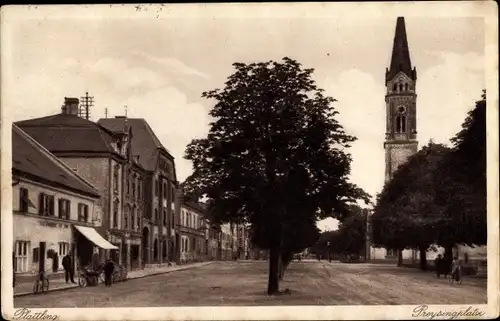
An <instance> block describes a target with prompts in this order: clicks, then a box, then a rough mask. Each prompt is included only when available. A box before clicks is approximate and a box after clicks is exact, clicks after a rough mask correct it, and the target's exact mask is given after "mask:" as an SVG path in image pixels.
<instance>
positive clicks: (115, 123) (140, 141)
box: [97, 117, 173, 171]
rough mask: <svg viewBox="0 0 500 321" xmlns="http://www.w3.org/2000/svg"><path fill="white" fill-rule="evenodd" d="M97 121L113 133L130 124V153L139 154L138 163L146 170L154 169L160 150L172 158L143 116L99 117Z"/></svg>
mask: <svg viewBox="0 0 500 321" xmlns="http://www.w3.org/2000/svg"><path fill="white" fill-rule="evenodd" d="M97 123H98V124H99V125H101V126H102V127H105V128H106V129H108V130H109V131H111V132H114V133H117V132H118V131H120V130H123V128H124V127H125V126H130V127H131V128H132V140H131V145H132V154H133V155H134V156H135V155H139V163H140V165H141V166H142V167H143V168H144V169H146V170H148V171H154V170H155V169H156V165H157V161H158V154H159V153H160V151H164V152H165V153H166V154H167V155H168V156H169V157H171V158H172V159H173V156H172V154H171V153H170V152H169V151H168V150H167V149H166V148H165V147H163V145H162V143H161V142H160V140H159V139H158V137H156V135H155V133H154V132H153V130H152V129H151V127H150V126H149V124H148V123H147V122H146V120H144V119H143V118H126V117H117V118H101V119H99V121H98V122H97Z"/></svg>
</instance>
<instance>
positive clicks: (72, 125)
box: [16, 114, 116, 154]
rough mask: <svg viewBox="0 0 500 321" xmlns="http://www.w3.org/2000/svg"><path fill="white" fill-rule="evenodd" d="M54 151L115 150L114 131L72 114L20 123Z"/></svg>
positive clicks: (19, 123) (18, 123) (23, 128)
mask: <svg viewBox="0 0 500 321" xmlns="http://www.w3.org/2000/svg"><path fill="white" fill-rule="evenodd" d="M16 125H17V126H18V127H20V128H21V129H22V130H23V131H25V132H26V133H27V134H28V135H30V136H31V137H33V138H34V139H35V140H36V141H37V142H39V143H40V144H42V145H43V146H44V147H45V148H47V149H48V150H49V151H50V152H52V153H57V152H91V153H92V152H94V153H97V152H101V153H102V152H106V153H115V154H116V151H115V149H114V148H113V142H114V141H115V137H114V136H113V133H111V132H110V131H108V130H107V129H105V128H103V127H101V126H99V125H98V124H96V123H94V122H92V121H89V120H86V119H83V118H81V117H78V116H76V115H69V114H55V115H51V116H46V117H41V118H34V119H28V120H24V121H19V122H17V123H16Z"/></svg>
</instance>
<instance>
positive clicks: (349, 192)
mask: <svg viewBox="0 0 500 321" xmlns="http://www.w3.org/2000/svg"><path fill="white" fill-rule="evenodd" d="M233 66H234V68H235V72H234V73H233V74H232V75H230V76H229V77H228V79H227V81H226V83H225V87H224V88H223V89H215V90H212V91H208V92H205V93H203V95H202V96H203V97H205V98H207V99H210V100H212V101H213V102H214V105H213V108H212V109H211V111H210V115H211V116H212V118H213V121H212V122H211V124H210V129H209V133H208V135H207V137H206V138H203V139H195V140H193V141H192V142H191V143H190V144H189V145H188V146H187V148H186V153H185V158H186V159H188V160H190V161H192V163H193V173H192V175H191V176H190V177H188V178H187V179H186V181H185V182H184V188H185V192H186V194H187V196H188V197H190V198H192V199H194V200H198V199H201V198H205V199H206V200H207V204H208V211H209V215H210V218H211V220H212V222H218V223H224V222H231V223H249V224H250V226H251V241H252V243H253V245H254V246H256V247H258V248H261V249H268V250H269V278H268V289H267V293H268V294H277V293H280V291H279V280H280V278H282V277H283V276H284V274H285V271H286V268H287V266H288V263H289V262H290V261H291V259H292V256H293V253H296V252H299V251H301V250H303V249H305V248H307V247H310V246H312V245H313V244H314V243H315V242H316V240H317V238H318V236H319V230H318V229H317V227H316V221H317V220H319V219H324V218H327V217H335V218H337V219H339V220H340V221H343V220H344V218H346V217H347V216H348V215H349V206H350V205H351V204H354V203H356V202H357V201H358V200H363V201H365V202H366V203H368V202H369V195H367V194H366V193H365V192H364V191H363V190H362V189H360V188H359V187H357V186H356V185H354V184H351V183H349V182H348V178H349V175H350V164H351V157H350V155H349V154H348V153H346V151H345V150H346V148H348V147H349V144H350V143H352V142H354V141H355V140H356V138H355V137H353V136H351V135H349V134H347V133H346V132H345V131H344V129H343V127H342V125H341V124H340V123H339V122H338V121H337V120H336V115H337V114H338V112H337V111H336V110H335V108H334V106H333V103H334V101H335V100H334V99H333V98H331V97H327V96H325V95H324V94H323V90H322V89H320V88H318V87H317V86H316V84H315V82H314V80H313V79H312V74H313V69H304V68H302V66H301V64H299V63H298V62H297V61H295V60H293V59H290V58H286V57H285V58H283V60H282V61H281V62H275V61H269V62H261V63H250V64H244V63H234V64H233Z"/></svg>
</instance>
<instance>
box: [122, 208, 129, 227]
mask: <svg viewBox="0 0 500 321" xmlns="http://www.w3.org/2000/svg"><path fill="white" fill-rule="evenodd" d="M128 214H129V207H128V206H125V213H123V224H124V228H125V229H126V230H127V229H128Z"/></svg>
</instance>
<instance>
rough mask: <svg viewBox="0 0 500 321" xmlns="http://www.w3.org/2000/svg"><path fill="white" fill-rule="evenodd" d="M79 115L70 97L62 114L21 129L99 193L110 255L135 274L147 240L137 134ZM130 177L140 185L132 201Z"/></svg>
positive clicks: (101, 229) (29, 122) (101, 230)
mask: <svg viewBox="0 0 500 321" xmlns="http://www.w3.org/2000/svg"><path fill="white" fill-rule="evenodd" d="M78 111H79V101H78V99H76V98H65V101H64V105H63V106H62V112H61V113H59V114H55V115H50V116H47V117H41V118H36V119H29V120H25V121H21V122H18V123H16V124H17V125H18V126H19V127H20V128H21V129H22V130H24V131H25V132H26V133H27V134H28V135H30V136H31V137H33V138H34V139H35V140H36V141H37V142H38V143H39V144H41V145H42V146H44V147H45V148H46V149H47V150H49V151H50V152H51V153H52V154H54V155H55V156H56V157H57V158H59V159H60V160H61V161H62V162H64V163H65V164H66V165H67V166H68V167H70V168H71V169H72V170H73V171H75V172H76V173H77V174H78V175H79V176H81V177H83V178H85V179H86V180H87V181H89V182H90V183H91V184H92V185H93V186H94V187H95V188H96V189H97V191H98V192H99V195H100V198H99V200H98V201H97V205H98V206H99V207H101V208H102V212H103V215H102V218H100V219H101V220H102V222H101V224H100V227H99V228H98V232H99V234H100V235H101V236H104V237H105V238H106V239H107V240H108V241H110V242H111V243H112V244H114V245H115V246H116V247H117V249H116V250H114V251H112V253H110V256H111V257H112V258H113V259H114V260H115V261H117V262H118V263H119V264H122V265H125V266H126V267H127V268H129V269H130V268H131V264H132V261H134V262H135V260H138V261H140V258H141V254H140V253H137V254H136V252H137V251H139V252H140V251H141V246H140V244H141V238H142V234H141V233H137V229H139V231H140V230H141V228H142V226H141V224H142V220H141V206H142V205H141V204H144V203H143V201H144V198H143V195H144V193H143V190H144V188H143V187H142V186H143V185H142V184H143V182H144V178H143V176H142V175H143V174H142V170H141V168H140V165H141V164H140V163H138V162H137V159H136V158H134V155H133V154H132V150H133V149H131V144H130V140H131V137H130V136H131V135H132V129H131V128H130V127H126V126H122V127H121V129H120V131H118V132H112V131H110V130H108V129H107V128H105V127H103V126H100V125H99V124H96V123H94V122H92V121H89V120H87V119H83V118H81V117H79V113H78ZM129 173H130V175H131V176H132V177H134V180H133V181H134V182H136V183H137V185H136V187H135V189H137V192H136V196H137V195H139V197H135V198H134V200H133V202H130V198H128V199H127V200H128V201H127V202H126V200H125V196H126V190H125V191H124V186H125V182H127V181H128V180H130V176H129ZM129 206H131V207H132V208H133V209H134V210H133V211H132V217H130V212H127V213H125V209H127V211H129V209H128V208H129ZM134 206H135V207H134ZM134 215H135V217H134ZM132 221H133V224H132ZM137 247H138V248H137ZM132 258H133V259H132ZM100 259H101V260H102V259H104V257H102V256H101V258H100ZM134 264H135V263H134ZM137 264H139V263H137ZM137 264H135V265H137Z"/></svg>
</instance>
